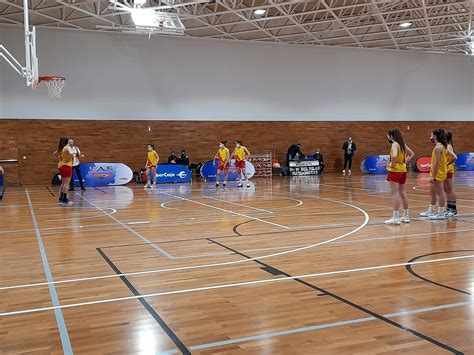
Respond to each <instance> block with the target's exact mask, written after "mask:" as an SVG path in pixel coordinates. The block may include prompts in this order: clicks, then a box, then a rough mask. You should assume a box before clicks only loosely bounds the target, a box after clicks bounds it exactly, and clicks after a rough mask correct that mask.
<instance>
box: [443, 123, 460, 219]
mask: <svg viewBox="0 0 474 355" xmlns="http://www.w3.org/2000/svg"><path fill="white" fill-rule="evenodd" d="M446 143H448V146H447V148H446V153H447V154H448V155H449V152H453V153H454V144H453V134H452V133H451V132H446ZM446 158H447V160H448V163H447V164H448V174H447V175H446V180H444V192H445V193H446V199H447V200H448V203H447V208H448V210H447V212H446V217H453V216H457V214H458V210H457V207H456V199H457V196H456V192H455V191H454V184H453V175H454V160H451V161H449V157H446Z"/></svg>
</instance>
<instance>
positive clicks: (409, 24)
mask: <svg viewBox="0 0 474 355" xmlns="http://www.w3.org/2000/svg"><path fill="white" fill-rule="evenodd" d="M411 25H412V23H411V22H402V23H401V24H400V27H401V28H408V27H411Z"/></svg>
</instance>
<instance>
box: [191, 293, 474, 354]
mask: <svg viewBox="0 0 474 355" xmlns="http://www.w3.org/2000/svg"><path fill="white" fill-rule="evenodd" d="M472 304H474V301H471V302H459V303H451V304H445V305H441V306H435V307H428V308H420V309H414V310H410V311H402V312H397V313H389V314H384V315H383V316H384V317H386V318H396V317H401V316H406V315H411V314H417V313H425V312H431V311H438V310H443V309H449V308H455V307H462V306H467V305H472ZM374 320H378V319H377V318H375V317H365V318H357V319H351V320H347V321H342V322H333V323H325V324H318V325H312V326H309V327H303V328H296V329H289V330H282V331H279V332H272V333H263V334H258V335H252V336H248V337H243V338H236V339H230V340H223V341H216V342H214V343H208V344H202V345H196V346H191V347H189V348H190V349H191V350H202V349H208V348H213V347H217V346H224V345H231V344H238V343H243V342H247V341H254V340H262V339H268V338H273V337H277V336H281V335H289V334H297V333H304V332H309V331H313V330H319V329H327V328H333V327H340V326H345V325H351V324H357V323H364V322H370V321H374Z"/></svg>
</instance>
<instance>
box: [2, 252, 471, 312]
mask: <svg viewBox="0 0 474 355" xmlns="http://www.w3.org/2000/svg"><path fill="white" fill-rule="evenodd" d="M472 258H474V255H464V256H455V257H451V258H440V259H430V260H421V261H414V262H411V263H409V262H405V263H398V264H387V265H376V266H369V267H364V268H356V269H348V270H338V271H328V272H320V273H314V274H305V275H297V276H288V277H279V278H275V279H261V280H253V281H243V282H237V283H231V284H221V285H214V286H205V287H196V288H188V289H181V290H174V291H164V292H156V293H148V294H143V295H140V296H125V297H117V298H108V299H102V300H96V301H87V302H79V303H71V304H65V305H64V304H63V305H60V306H53V307H41V308H31V309H24V310H20V311H11V312H3V313H0V317H5V316H13V315H19V314H29V313H37V312H44V311H50V310H54V309H58V308H60V309H65V308H74V307H81V306H90V305H95V304H105V303H112V302H121V301H128V300H135V299H138V298H152V297H158V296H169V295H179V294H185V293H192V292H202V291H210V290H218V289H225V288H234V287H242V286H251V285H262V284H270V283H276V282H282V281H289V280H294V279H307V278H313V277H319V276H328V275H339V274H348V273H354V272H363V271H372V270H381V269H389V268H396V267H402V266H407V265H418V264H432V263H439V262H445V261H452V260H463V259H472ZM253 260H255V259H246V260H245V261H253ZM150 271H154V272H157V271H156V270H150ZM150 271H143V272H142V273H151V272H150ZM136 274H137V273H122V274H115V275H107V276H106V277H103V278H112V277H120V276H128V275H136ZM89 279H92V278H89ZM84 280H85V279H82V280H81V281H84ZM59 282H61V283H64V282H73V280H64V281H59ZM56 283H58V282H56Z"/></svg>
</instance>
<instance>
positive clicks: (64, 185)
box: [53, 138, 74, 206]
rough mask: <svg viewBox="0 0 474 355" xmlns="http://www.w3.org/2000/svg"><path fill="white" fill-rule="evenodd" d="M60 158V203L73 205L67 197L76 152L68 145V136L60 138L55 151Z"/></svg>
mask: <svg viewBox="0 0 474 355" xmlns="http://www.w3.org/2000/svg"><path fill="white" fill-rule="evenodd" d="M53 154H54V155H55V156H56V157H57V158H58V159H59V163H58V169H59V175H60V176H61V187H60V188H59V204H61V205H63V206H72V205H73V203H72V202H71V201H69V199H68V198H67V192H68V190H69V183H70V181H71V178H72V165H73V158H74V153H73V151H72V148H71V147H70V146H69V145H68V139H67V138H60V139H59V144H58V149H57V150H56V151H55V152H54V153H53Z"/></svg>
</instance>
